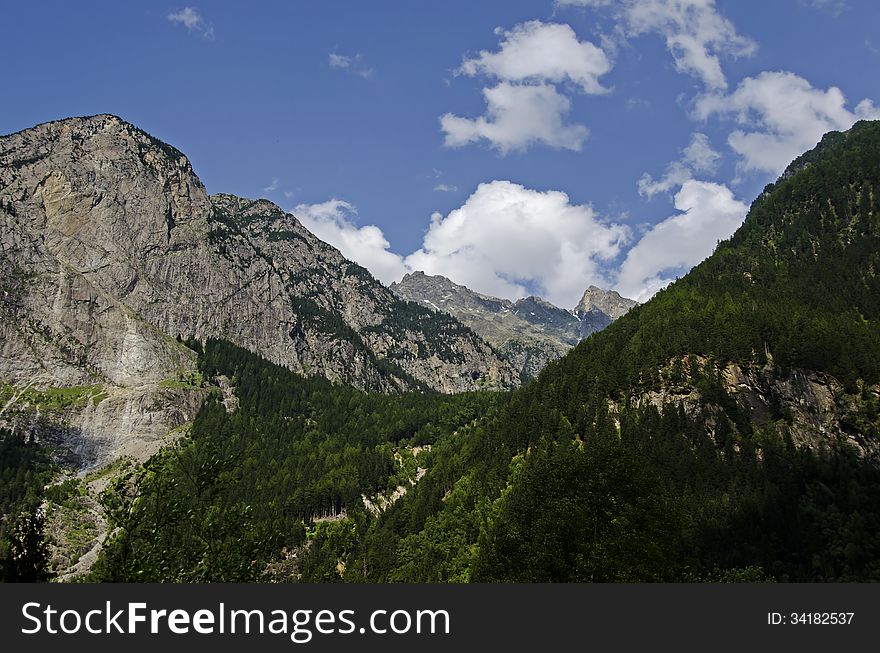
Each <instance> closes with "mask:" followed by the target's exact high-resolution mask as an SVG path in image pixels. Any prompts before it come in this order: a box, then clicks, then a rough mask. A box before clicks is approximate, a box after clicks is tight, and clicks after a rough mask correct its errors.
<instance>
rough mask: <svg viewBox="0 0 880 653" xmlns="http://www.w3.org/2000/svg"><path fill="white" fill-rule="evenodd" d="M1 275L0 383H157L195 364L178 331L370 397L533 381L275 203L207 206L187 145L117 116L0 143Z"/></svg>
mask: <svg viewBox="0 0 880 653" xmlns="http://www.w3.org/2000/svg"><path fill="white" fill-rule="evenodd" d="M0 264H2V266H3V269H4V270H5V271H6V274H5V275H4V277H3V279H2V280H0V335H2V343H0V383H6V384H12V385H13V386H15V387H22V386H24V385H27V384H32V385H34V387H39V388H46V387H59V386H73V385H86V384H102V385H104V386H107V387H110V388H138V387H141V388H150V387H153V388H155V387H157V384H159V383H160V382H162V381H166V382H167V381H168V380H174V379H178V378H180V377H181V376H183V375H186V374H188V373H190V372H191V371H192V369H193V366H194V360H195V357H194V354H193V352H191V351H190V350H188V349H187V348H186V347H184V346H183V345H181V344H180V342H179V340H178V339H177V337H178V336H180V338H182V339H187V338H196V339H205V338H209V337H215V338H225V339H227V340H230V341H232V342H234V343H236V344H239V345H241V346H244V347H247V348H248V349H251V350H253V351H256V352H258V353H260V354H262V355H263V356H265V357H267V358H269V359H270V360H272V361H274V362H277V363H280V364H283V365H286V366H288V367H290V368H291V369H293V370H295V371H297V372H302V373H305V374H321V375H324V376H326V377H327V378H329V379H331V380H334V381H339V382H345V383H350V384H353V385H355V386H357V387H361V388H365V389H372V390H380V391H396V390H404V389H411V388H418V387H429V388H433V389H436V390H439V391H442V392H456V391H465V390H472V389H475V388H480V387H483V388H509V387H513V386H515V385H516V384H517V382H518V377H517V374H516V373H515V371H514V370H513V369H512V367H511V366H510V365H509V364H508V363H507V362H505V361H503V360H501V359H499V357H498V356H496V354H495V353H494V352H493V351H492V349H491V348H490V347H489V346H488V345H487V344H486V343H485V342H484V341H483V340H481V339H480V338H479V337H478V336H477V335H476V334H474V333H473V332H472V331H471V330H469V329H467V328H465V327H464V326H462V325H461V324H460V323H458V322H457V321H455V320H453V319H450V318H447V317H446V316H443V315H437V314H435V313H433V312H432V311H429V310H427V309H425V308H422V307H419V306H415V305H413V304H409V303H407V302H404V301H402V300H401V299H399V298H398V297H397V296H395V295H394V294H393V293H391V292H390V291H389V290H388V289H387V288H385V287H383V286H382V285H381V284H379V283H378V282H377V281H375V280H374V279H373V278H372V277H371V276H370V275H369V273H368V272H367V271H366V270H364V269H363V268H361V267H360V266H358V265H355V264H353V263H351V262H349V261H347V260H346V259H345V258H344V257H343V256H342V255H341V254H340V253H339V252H338V251H337V250H335V249H334V248H332V247H331V246H329V245H327V244H326V243H323V242H322V241H320V240H318V239H317V238H316V237H315V236H314V235H313V234H311V233H310V232H309V231H308V230H306V229H305V228H304V227H303V226H302V225H301V224H300V223H299V221H298V220H297V219H296V218H295V217H294V216H292V215H290V214H286V213H284V212H283V211H282V210H281V209H280V208H278V207H277V206H275V205H274V204H272V203H270V202H267V201H263V200H259V201H252V200H245V199H241V198H238V197H234V196H231V195H215V196H213V197H209V196H208V194H207V192H206V190H205V188H204V186H203V185H202V183H201V182H200V181H199V179H198V177H197V176H196V175H195V173H194V172H193V170H192V167H191V166H190V163H189V161H188V160H187V158H186V157H185V156H184V155H183V154H182V153H181V152H179V151H178V150H176V149H175V148H173V147H171V146H169V145H167V144H165V143H162V142H161V141H158V140H157V139H155V138H153V137H151V136H150V135H148V134H146V133H145V132H143V131H141V130H139V129H137V128H136V127H133V126H132V125H130V124H128V123H126V122H124V121H123V120H121V119H120V118H117V117H115V116H110V115H100V116H94V117H89V118H73V119H67V120H61V121H57V122H52V123H47V124H43V125H39V126H37V127H34V128H32V129H27V130H25V131H22V132H18V133H16V134H12V135H9V136H4V137H0ZM184 394H186V393H184ZM197 403H198V402H195V404H193V402H191V401H189V400H188V399H187V400H185V401H182V403H181V406H180V407H181V410H183V411H184V412H185V413H186V415H187V416H189V417H191V416H192V414H194V411H193V406H194V405H196V406H197ZM176 421H179V420H178V419H177V418H175V419H173V420H170V421H168V422H167V423H166V424H164V425H165V426H168V427H169V429H170V428H173V427H174V426H176V424H175V423H174V422H176Z"/></svg>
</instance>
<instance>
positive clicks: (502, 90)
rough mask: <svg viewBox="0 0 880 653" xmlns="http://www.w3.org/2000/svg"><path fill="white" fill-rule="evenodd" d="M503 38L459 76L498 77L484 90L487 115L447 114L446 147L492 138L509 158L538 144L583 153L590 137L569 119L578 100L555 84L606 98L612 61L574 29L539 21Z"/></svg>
mask: <svg viewBox="0 0 880 653" xmlns="http://www.w3.org/2000/svg"><path fill="white" fill-rule="evenodd" d="M496 34H498V35H499V37H501V44H500V46H499V50H498V51H497V52H489V51H486V50H483V51H482V52H480V53H479V55H478V56H477V57H474V58H471V59H465V60H464V62H463V63H462V65H461V67H460V68H459V69H458V70H457V71H456V73H457V74H464V75H469V76H472V77H473V76H477V75H484V76H487V77H490V78H494V79H496V80H498V82H497V84H496V85H495V86H492V87H491V88H490V87H484V88H483V96H484V97H485V99H486V113H485V114H484V115H482V116H480V117H478V118H475V119H470V118H463V117H461V116H456V115H454V114H452V113H447V114H445V115H443V116H441V117H440V127H441V129H442V131H443V133H444V135H445V140H444V144H445V145H446V146H447V147H462V146H464V145H467V144H469V143H474V142H477V141H481V140H486V141H488V143H489V144H490V146H491V147H494V148H495V149H497V150H498V151H499V152H500V153H501V154H502V155H504V154H507V153H509V152H511V151H515V150H525V149H527V148H529V147H530V146H532V145H536V144H544V145H548V146H550V147H554V148H562V149H568V150H580V149H581V146H582V144H583V141H584V139H585V138H586V137H587V134H588V133H589V132H588V130H587V128H586V127H584V126H583V125H579V124H570V123H568V122H567V121H566V116H567V115H568V113H569V111H570V110H571V101H570V100H569V98H568V97H566V96H565V95H563V94H561V93H560V92H559V90H558V89H557V87H556V84H560V85H563V84H567V85H569V86H572V87H577V88H579V89H581V90H582V91H583V92H584V93H591V94H599V93H605V92H606V89H605V88H604V87H603V86H602V85H601V84H600V83H599V77H600V76H602V75H604V74H605V73H607V72H608V71H609V70H611V62H610V61H609V60H608V57H607V56H606V55H605V53H604V52H603V51H602V50H601V48H598V47H596V46H595V45H593V44H592V43H590V42H588V41H578V39H577V35H576V34H575V33H574V30H572V28H571V27H570V26H568V25H560V24H555V23H542V22H540V21H537V20H533V21H529V22H526V23H522V24H519V25H516V26H515V27H514V28H513V29H511V30H510V31H505V30H503V29H500V28H499V29H497V30H496Z"/></svg>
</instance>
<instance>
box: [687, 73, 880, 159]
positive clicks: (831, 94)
mask: <svg viewBox="0 0 880 653" xmlns="http://www.w3.org/2000/svg"><path fill="white" fill-rule="evenodd" d="M695 113H696V116H697V117H698V118H701V119H704V120H705V119H707V118H709V117H710V116H713V115H721V116H732V117H733V118H734V119H735V120H736V121H737V123H739V124H740V125H742V126H743V128H742V129H736V130H735V131H733V132H732V133H731V134H730V136H729V137H728V143H729V145H730V147H731V148H732V149H733V150H734V151H735V152H736V153H737V154H739V155H740V157H741V160H740V164H739V167H740V169H741V170H744V171H759V172H770V173H774V174H779V173H781V172H782V171H783V170H784V169H785V168H786V166H787V165H788V164H789V163H790V162H791V161H792V160H793V159H794V158H795V157H797V156H798V155H800V154H801V153H803V152H804V151H805V150H808V149H810V148H812V147H814V146H815V145H816V143H817V142H818V141H819V140H820V139H821V138H822V135H823V134H825V133H826V132H828V131H833V130H845V129H849V128H850V127H851V126H852V124H853V123H854V122H856V120H859V119H878V118H880V110H878V109H877V108H876V107H875V106H874V104H873V102H871V100H867V99H866V100H862V101H861V102H860V103H859V104H858V105H857V106H856V108H855V112H851V111H849V110H848V109H847V108H846V98H845V97H844V95H843V92H842V91H841V90H840V89H839V88H837V87H835V86H832V87H830V88H829V89H828V90H825V91H823V90H821V89H817V88H813V86H811V85H810V83H809V82H808V81H807V80H805V79H804V78H802V77H799V76H798V75H795V74H794V73H790V72H763V73H761V74H760V75H758V76H756V77H748V78H746V79H744V80H743V81H742V82H741V83H740V84H739V86H738V87H737V89H736V90H735V91H734V92H732V93H730V94H719V93H715V94H708V95H704V96H702V97H700V98H698V99H697V102H696V110H695Z"/></svg>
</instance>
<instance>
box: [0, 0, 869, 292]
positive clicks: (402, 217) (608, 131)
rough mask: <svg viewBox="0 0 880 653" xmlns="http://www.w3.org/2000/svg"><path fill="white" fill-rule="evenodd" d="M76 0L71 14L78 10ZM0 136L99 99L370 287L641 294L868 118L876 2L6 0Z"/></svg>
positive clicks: (90, 108) (84, 109) (700, 254)
mask: <svg viewBox="0 0 880 653" xmlns="http://www.w3.org/2000/svg"><path fill="white" fill-rule="evenodd" d="M86 7H87V8H86ZM3 17H4V24H5V26H6V30H4V32H5V37H4V40H3V42H2V43H0V53H2V60H3V61H4V62H5V64H6V65H5V66H4V68H5V70H4V85H3V92H4V98H3V100H4V101H3V102H0V132H2V133H9V132H12V131H16V130H18V129H22V128H25V127H28V126H31V125H33V124H36V123H39V122H43V121H46V120H52V119H57V118H61V117H65V116H72V115H87V114H94V113H105V112H107V113H115V114H117V115H120V116H121V117H123V118H125V119H126V120H129V121H131V122H133V123H135V124H136V125H138V126H140V127H142V128H143V129H145V130H147V131H149V132H150V133H152V134H154V135H156V136H158V137H160V138H162V139H163V140H166V141H168V142H170V143H171V144H173V145H175V146H176V147H178V148H179V149H181V150H182V151H184V152H185V153H186V154H187V155H188V156H189V157H190V159H191V160H192V162H193V165H194V167H195V170H196V172H197V173H198V174H199V176H200V177H201V179H202V180H203V181H204V183H205V185H206V186H207V188H208V191H209V192H211V193H215V192H231V193H235V194H238V195H243V196H246V197H268V198H269V199H272V200H273V201H275V202H276V203H278V204H279V205H281V206H282V207H283V208H284V209H286V210H292V211H293V212H294V213H295V214H296V215H297V216H298V217H299V218H300V219H301V220H303V222H304V223H305V224H306V225H307V226H308V227H309V228H311V229H312V230H313V231H315V232H316V233H317V234H318V235H319V236H321V237H322V238H324V239H325V240H328V241H330V242H331V243H333V244H334V245H336V246H338V247H340V249H342V251H343V252H344V253H345V254H346V255H347V256H349V257H350V258H354V259H356V260H358V261H359V262H361V263H362V264H364V265H366V266H367V267H368V268H369V269H370V270H371V271H372V272H373V273H374V274H375V275H376V276H378V277H379V278H381V279H382V280H383V281H385V282H390V281H392V280H395V279H396V278H399V277H400V276H401V275H402V274H403V273H404V272H406V271H408V270H414V269H425V270H426V271H428V272H429V273H439V274H445V275H446V276H449V277H450V278H452V279H453V280H455V281H458V282H460V283H465V284H466V285H468V286H470V287H472V288H474V289H476V290H480V291H482V292H487V293H490V294H496V295H503V296H508V297H516V296H519V295H523V294H527V293H538V294H541V295H543V296H545V297H548V298H549V299H550V300H551V301H554V302H555V303H558V304H560V305H563V306H566V307H569V308H570V307H572V306H573V305H574V304H575V303H576V301H577V299H578V298H579V295H580V293H581V292H582V291H583V289H584V288H585V287H586V286H587V285H589V284H591V283H595V284H596V285H600V286H604V287H616V288H619V289H620V290H621V291H622V292H624V293H625V294H627V295H630V296H634V297H638V298H639V299H645V298H646V297H648V296H650V294H651V293H652V292H654V291H656V289H657V288H659V287H662V285H664V284H665V283H668V281H669V280H671V279H673V278H675V277H676V276H677V275H680V274H681V273H682V272H683V271H685V270H687V269H688V268H689V267H690V266H692V265H694V264H695V263H697V262H699V260H701V259H702V258H704V257H705V256H706V255H707V254H708V253H710V252H711V250H712V248H713V246H714V244H715V243H716V242H717V240H718V239H721V238H726V237H728V236H729V235H730V233H732V231H733V229H735V228H736V226H737V225H738V224H739V223H740V222H741V220H742V217H743V215H744V213H745V210H746V208H747V205H748V203H750V202H751V200H752V199H753V198H754V197H755V196H756V195H757V194H758V193H759V192H760V189H761V188H762V187H763V186H764V185H765V184H766V183H767V182H769V181H772V180H773V179H774V178H775V177H776V176H777V174H778V173H779V172H780V170H781V169H782V167H784V165H785V163H786V162H787V161H788V160H790V159H791V158H792V157H793V156H795V155H796V154H797V153H799V152H800V151H802V150H803V149H806V148H808V147H811V146H812V145H813V144H814V143H815V142H816V140H817V139H818V136H819V135H821V133H823V132H824V131H827V130H828V129H845V128H847V127H848V126H849V125H850V124H852V122H853V121H854V120H856V119H858V118H880V111H878V109H877V106H875V104H876V105H880V75H878V70H880V33H878V31H877V25H880V3H877V2H874V1H873V0H773V2H766V1H764V2H759V1H750V0H739V1H735V2H734V1H725V0H717V1H714V2H713V1H712V0H557V1H556V2H554V0H541V1H537V0H536V1H524V0H523V1H507V2H501V1H498V2H473V1H472V0H471V1H459V0H444V2H427V1H425V2H413V1H412V0H397V1H391V0H389V1H380V0H376V1H372V2H366V1H364V0H349V1H343V0H338V1H336V0H325V1H322V2H296V1H290V2H249V3H243V2H200V3H194V2H190V3H188V4H187V3H173V2H172V3H163V2H156V1H150V2H124V3H123V2H91V3H88V5H85V4H80V3H70V2H41V3H12V2H7V3H5V5H4V8H3Z"/></svg>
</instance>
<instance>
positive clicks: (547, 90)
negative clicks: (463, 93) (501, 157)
mask: <svg viewBox="0 0 880 653" xmlns="http://www.w3.org/2000/svg"><path fill="white" fill-rule="evenodd" d="M483 95H484V97H485V98H486V104H487V105H488V106H487V110H486V115H485V116H480V117H479V118H476V119H474V120H471V119H469V118H462V117H459V116H455V115H453V114H451V113H447V114H445V115H443V116H441V117H440V126H441V129H442V130H443V132H444V134H445V141H444V144H445V145H446V146H447V147H462V146H464V145H467V144H469V143H473V142H475V141H479V140H483V139H485V140H486V141H488V142H489V144H490V145H491V146H492V147H494V148H495V149H497V150H498V151H499V152H500V153H501V154H507V153H509V152H511V151H515V150H524V149H527V148H528V147H529V146H531V145H534V144H536V143H543V144H545V145H549V146H550V147H554V148H564V149H568V150H580V149H581V146H582V144H583V141H584V139H585V138H586V137H587V135H588V133H589V132H588V130H587V128H586V127H584V126H583V125H578V124H568V123H566V121H565V116H566V115H567V114H568V112H569V110H570V108H571V102H570V101H569V100H568V98H567V97H565V96H563V95H560V94H559V93H558V92H557V91H556V89H555V88H554V87H553V86H551V85H547V84H537V85H534V84H511V83H508V82H501V83H500V84H498V86H495V87H494V88H486V89H483Z"/></svg>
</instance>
